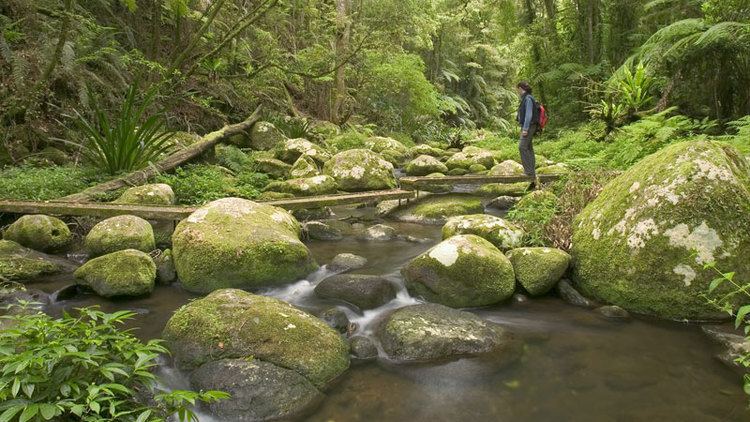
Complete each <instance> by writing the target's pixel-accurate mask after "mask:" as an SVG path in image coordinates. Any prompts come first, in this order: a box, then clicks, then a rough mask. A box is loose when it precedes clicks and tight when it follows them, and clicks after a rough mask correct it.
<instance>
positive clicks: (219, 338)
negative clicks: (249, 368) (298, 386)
mask: <svg viewBox="0 0 750 422" xmlns="http://www.w3.org/2000/svg"><path fill="white" fill-rule="evenodd" d="M162 337H163V338H164V340H165V341H166V344H167V347H168V348H169V350H170V351H171V352H172V356H173V357H174V359H175V362H176V364H177V366H178V367H179V368H181V369H183V370H191V369H194V368H197V367H199V366H201V365H203V364H205V363H207V362H211V361H217V360H219V359H234V358H237V359H247V358H250V357H252V358H254V359H256V360H260V361H263V362H268V363H272V364H274V365H276V366H279V367H282V368H287V369H290V370H293V371H295V372H297V373H298V374H300V375H301V376H303V377H305V378H306V379H307V380H308V381H310V382H311V383H312V384H313V385H314V386H316V387H317V388H321V387H324V386H325V385H327V384H328V383H329V382H331V381H332V380H334V379H335V378H336V377H338V376H339V375H341V374H342V373H343V372H344V371H345V370H346V369H347V368H348V367H349V350H348V349H349V348H348V346H347V344H346V342H345V341H344V340H343V339H342V337H341V336H340V335H339V334H338V333H337V332H336V331H334V330H333V329H331V328H330V327H328V326H327V325H326V324H325V323H324V322H323V321H321V320H319V319H318V318H316V317H314V316H312V315H310V314H308V313H306V312H303V311H301V310H299V309H297V308H295V307H293V306H291V305H289V304H288V303H286V302H283V301H281V300H279V299H275V298H272V297H267V296H259V295H254V294H251V293H247V292H245V291H242V290H237V289H222V290H217V291H215V292H213V293H211V294H210V295H208V296H206V297H204V298H202V299H198V300H195V301H193V302H190V303H188V304H187V305H184V306H182V307H181V308H180V309H178V310H177V311H176V312H175V313H174V315H172V318H170V319H169V321H168V322H167V325H166V326H165V327H164V331H163V333H162Z"/></svg>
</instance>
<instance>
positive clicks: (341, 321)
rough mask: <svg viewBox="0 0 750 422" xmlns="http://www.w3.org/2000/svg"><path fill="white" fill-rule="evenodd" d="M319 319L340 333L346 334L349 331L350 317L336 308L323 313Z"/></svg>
mask: <svg viewBox="0 0 750 422" xmlns="http://www.w3.org/2000/svg"><path fill="white" fill-rule="evenodd" d="M318 318H320V319H321V320H323V322H325V323H326V324H328V326H329V327H331V328H333V329H334V330H336V331H338V332H339V333H342V334H345V333H346V332H347V331H348V330H349V325H350V323H349V317H348V316H346V312H344V311H342V310H341V309H339V308H337V307H335V306H332V307H330V308H328V309H326V310H324V311H323V312H321V313H320V314H319V315H318Z"/></svg>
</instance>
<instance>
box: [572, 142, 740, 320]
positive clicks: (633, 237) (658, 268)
mask: <svg viewBox="0 0 750 422" xmlns="http://www.w3.org/2000/svg"><path fill="white" fill-rule="evenodd" d="M748 214H750V165H749V164H748V163H747V161H745V160H744V159H743V158H742V156H741V155H740V153H739V152H738V151H737V150H736V149H734V148H733V147H730V146H727V145H724V144H721V143H715V142H708V141H695V142H681V143H677V144H674V145H671V146H668V147H666V148H664V149H662V150H661V151H659V152H657V153H655V154H652V155H650V156H648V157H646V158H645V159H643V160H642V161H640V162H639V163H637V164H636V165H634V166H633V167H631V168H630V169H629V170H627V171H626V172H624V173H623V174H621V175H620V176H618V177H616V178H615V179H613V180H612V181H611V182H610V183H608V184H607V185H606V186H605V187H604V189H603V190H602V192H601V193H600V194H599V196H598V197H597V198H596V199H595V200H594V201H593V202H591V203H590V204H589V205H588V206H587V207H586V208H585V209H584V210H583V211H582V212H581V213H580V215H579V216H578V217H577V218H576V220H575V222H574V224H573V229H574V232H573V248H572V255H573V258H574V272H573V277H574V281H575V282H576V286H577V287H578V288H579V289H580V290H581V292H582V293H584V294H585V295H587V296H592V297H594V298H596V299H598V300H600V301H603V302H607V303H612V304H615V305H618V306H621V307H623V308H625V309H627V310H630V311H634V312H638V313H643V314H649V315H654V316H659V317H666V318H676V319H706V318H711V317H712V316H714V314H715V312H716V311H715V309H714V308H713V306H712V305H711V304H710V303H709V302H708V301H707V300H706V299H705V297H704V296H705V294H706V292H707V291H708V285H709V283H710V282H711V280H713V279H714V278H715V277H716V273H715V272H714V271H713V270H712V269H706V268H704V264H707V263H714V262H715V263H716V265H717V268H720V269H722V270H724V269H726V270H727V271H730V270H731V271H734V272H735V274H736V275H735V279H739V280H748V279H750V260H749V259H747V258H748V256H750V219H748V218H747V216H748ZM724 288H728V286H725V287H721V288H719V290H717V291H716V294H717V295H721V294H722V292H726V290H724Z"/></svg>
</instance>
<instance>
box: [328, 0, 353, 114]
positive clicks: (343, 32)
mask: <svg viewBox="0 0 750 422" xmlns="http://www.w3.org/2000/svg"><path fill="white" fill-rule="evenodd" d="M350 9H351V0H336V42H335V48H336V54H335V56H336V63H341V62H342V61H344V60H346V57H347V55H348V54H349V41H350V39H351V31H352V25H351V19H350V13H349V12H350ZM334 87H335V88H334V100H333V107H332V108H331V121H333V122H334V123H337V124H340V123H342V122H341V121H340V120H341V115H342V113H341V108H342V107H343V105H344V101H345V100H346V95H347V92H346V66H345V65H343V66H339V67H338V68H337V69H336V72H335V74H334Z"/></svg>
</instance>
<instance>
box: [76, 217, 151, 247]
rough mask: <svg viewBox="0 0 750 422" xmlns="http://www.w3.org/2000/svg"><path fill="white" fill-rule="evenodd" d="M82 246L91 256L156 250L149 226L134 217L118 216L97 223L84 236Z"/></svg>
mask: <svg viewBox="0 0 750 422" xmlns="http://www.w3.org/2000/svg"><path fill="white" fill-rule="evenodd" d="M84 246H85V247H86V250H87V251H88V253H89V255H91V256H100V255H106V254H108V253H112V252H116V251H121V250H125V249H136V250H139V251H142V252H151V251H152V250H154V249H156V243H155V241H154V230H153V229H152V228H151V224H149V222H148V221H146V220H144V219H142V218H140V217H136V216H134V215H118V216H116V217H111V218H108V219H106V220H103V221H101V222H99V223H98V224H97V225H95V226H94V227H93V228H92V229H91V231H89V233H88V234H87V235H86V239H85V240H84Z"/></svg>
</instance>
